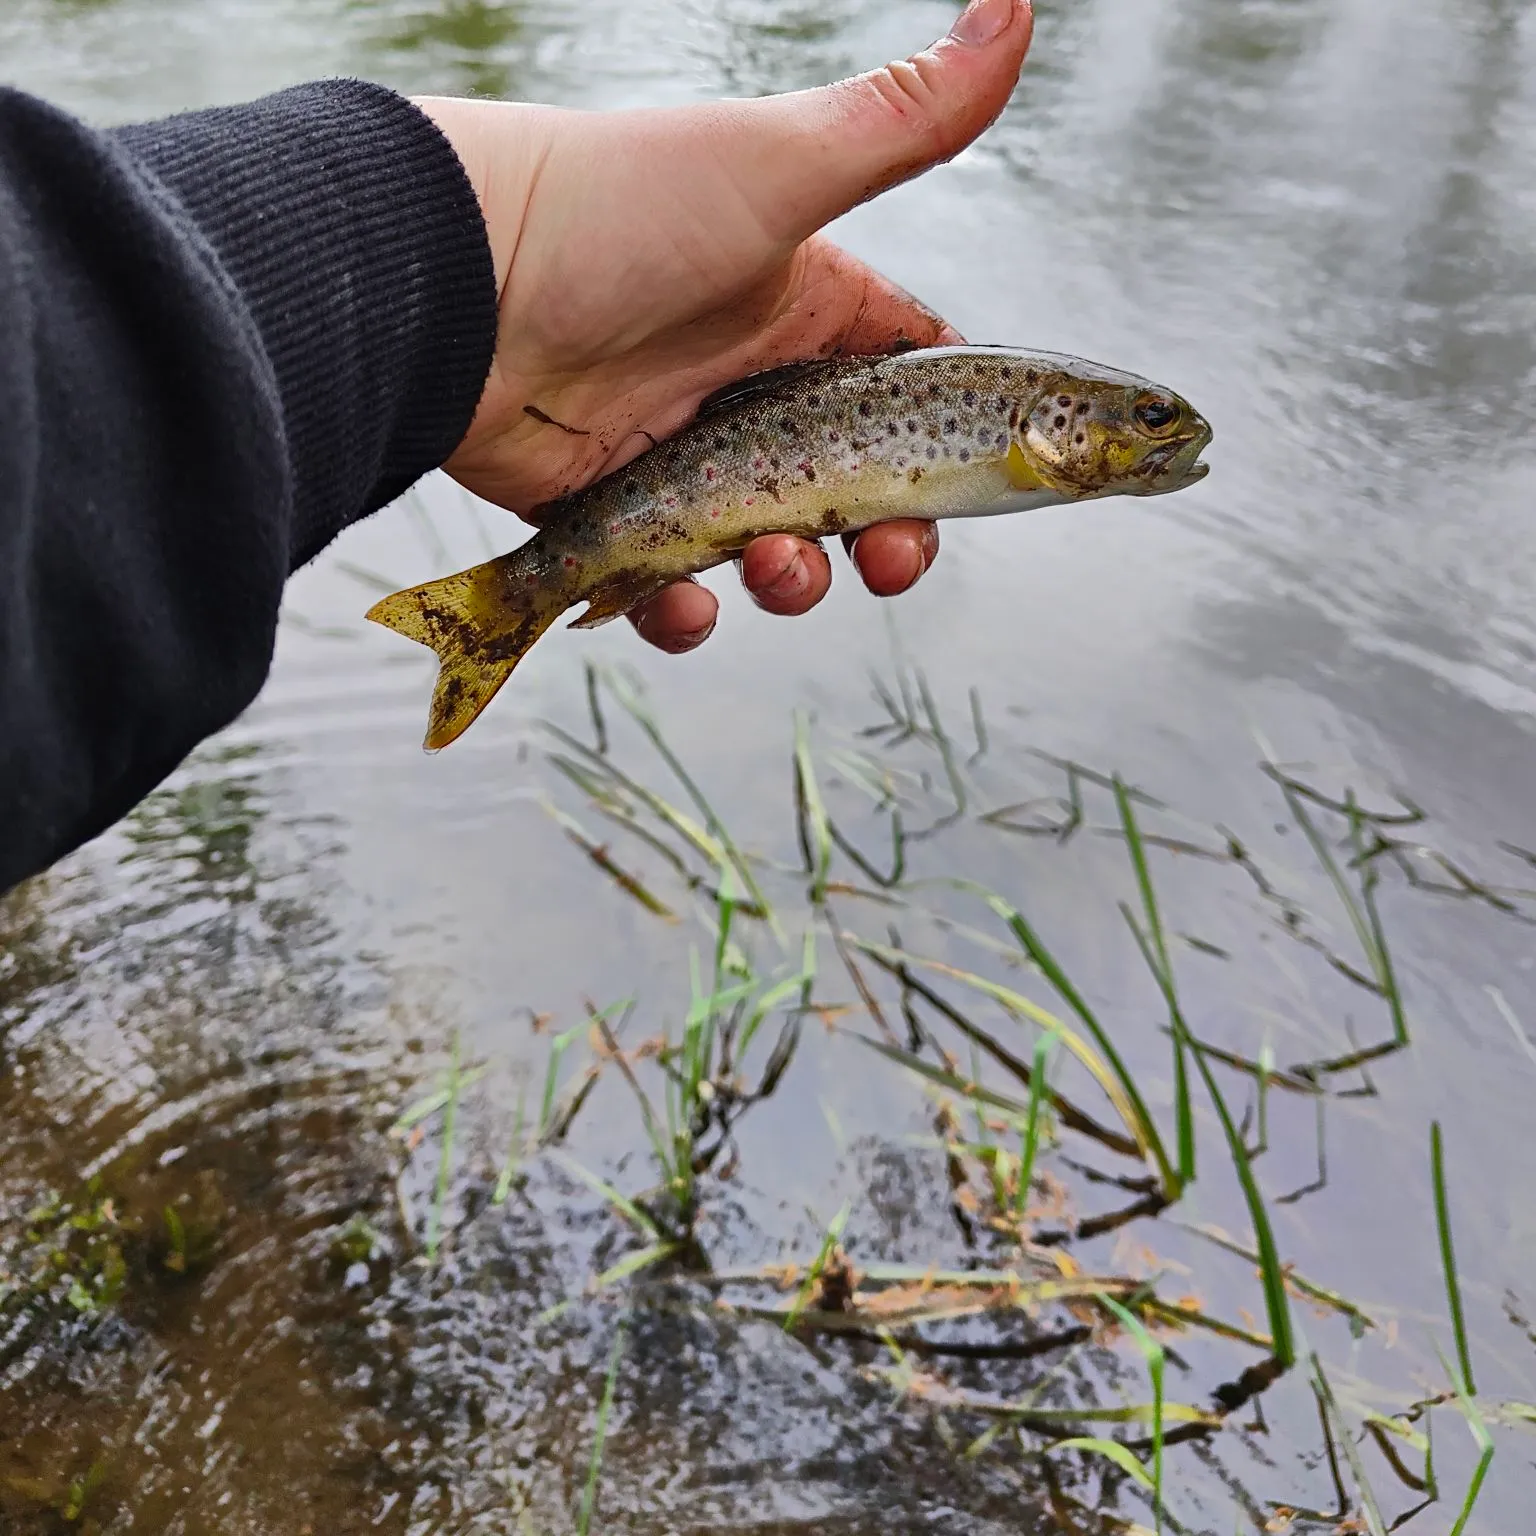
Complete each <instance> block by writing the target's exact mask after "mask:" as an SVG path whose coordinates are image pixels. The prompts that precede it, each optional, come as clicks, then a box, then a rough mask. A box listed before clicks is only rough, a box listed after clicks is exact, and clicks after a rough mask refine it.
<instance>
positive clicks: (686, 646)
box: [666, 619, 715, 654]
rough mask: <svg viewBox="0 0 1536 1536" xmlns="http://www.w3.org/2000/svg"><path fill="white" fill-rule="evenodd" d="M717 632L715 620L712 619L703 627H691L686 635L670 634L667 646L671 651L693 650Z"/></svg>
mask: <svg viewBox="0 0 1536 1536" xmlns="http://www.w3.org/2000/svg"><path fill="white" fill-rule="evenodd" d="M714 632H715V621H714V620H713V619H711V620H710V621H709V623H708V624H706V625H705V626H704V627H703V629H690V630H689V631H688V633H687V634H684V635H669V636H668V637H667V641H666V647H667V649H668V650H669V651H673V652H676V653H679V654H681V653H682V652H683V651H691V650H694V649H695V648H696V647H698V646H701V645H703V644H704V642H705V641H706V640H708V639H709V637H710V636H711V635H712V634H714Z"/></svg>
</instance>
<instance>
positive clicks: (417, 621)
mask: <svg viewBox="0 0 1536 1536" xmlns="http://www.w3.org/2000/svg"><path fill="white" fill-rule="evenodd" d="M537 543H538V540H537V539H536V538H535V539H530V540H529V542H528V543H527V544H525V545H524V546H523V547H522V548H521V549H516V550H513V551H512V553H511V554H509V555H502V556H501V557H500V558H499V559H496V560H488V561H487V562H486V563H485V564H484V565H477V566H474V567H473V568H472V569H470V570H467V571H460V572H459V573H458V574H457V575H454V576H444V577H442V578H441V579H440V580H438V581H429V582H426V583H425V584H424V585H422V586H419V587H411V588H409V589H407V590H406V591H404V592H396V593H395V594H394V595H393V596H392V597H386V598H384V599H382V600H381V601H380V602H377V603H375V604H374V605H373V607H372V608H370V609H369V610H368V614H367V616H368V618H370V619H372V620H373V622H374V623H375V624H382V625H384V626H385V628H387V629H392V630H394V631H396V633H398V634H402V635H405V636H406V637H407V638H408V639H411V640H415V641H418V642H419V643H420V644H422V645H426V646H430V647H431V648H432V649H433V650H434V651H436V652H437V657H438V672H437V687H436V688H435V689H434V691H433V694H432V707H431V712H430V714H429V716H428V720H427V735H426V740H425V741H424V742H423V743H422V744H423V746H425V747H426V749H427V750H428V751H429V752H436V751H438V750H439V749H440V748H442V747H446V746H448V745H449V744H450V743H451V742H454V741H457V740H458V738H459V737H460V736H462V735H463V734H464V732H465V731H467V730H468V729H469V727H470V726H471V725H472V724H473V723H474V721H475V719H476V718H477V717H478V715H479V714H480V712H481V710H483V709H484V708H485V706H486V705H487V704H489V703H490V702H491V700H492V699H493V698H495V697H496V693H497V691H498V690H499V689H500V687H501V685H502V684H503V683H504V682H506V680H507V679H508V678H509V677H510V676H511V675H512V669H513V668H514V667H515V666H516V665H517V664H518V662H520V661H521V660H522V659H523V657H524V656H526V655H527V654H528V652H529V651H530V650H531V649H532V648H533V644H534V642H535V641H536V640H537V639H538V638H539V636H540V635H542V634H543V633H544V631H545V630H546V629H548V628H549V626H550V625H551V624H553V623H554V622H555V620H556V619H558V618H559V617H560V615H561V614H562V613H564V612H565V610H566V609H567V608H568V607H570V605H571V599H570V597H569V596H568V595H567V594H566V593H564V592H562V591H560V590H559V589H558V587H557V585H556V584H555V583H553V582H549V581H546V580H545V579H543V578H544V574H545V573H544V570H543V564H544V562H543V561H542V560H541V559H539V558H538V555H537V554H536V553H534V552H533V551H532V546H533V545H535V544H537Z"/></svg>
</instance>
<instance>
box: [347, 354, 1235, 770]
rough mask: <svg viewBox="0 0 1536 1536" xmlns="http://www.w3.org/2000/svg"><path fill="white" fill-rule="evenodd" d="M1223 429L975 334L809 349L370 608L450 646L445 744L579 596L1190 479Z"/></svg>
mask: <svg viewBox="0 0 1536 1536" xmlns="http://www.w3.org/2000/svg"><path fill="white" fill-rule="evenodd" d="M1210 440H1211V429H1210V427H1209V426H1208V425H1207V423H1206V422H1205V420H1204V419H1203V418H1202V417H1201V416H1200V415H1199V413H1198V412H1196V411H1195V410H1194V409H1193V408H1192V407H1191V406H1190V405H1189V404H1188V403H1187V402H1186V401H1184V400H1182V399H1180V398H1179V396H1178V395H1175V394H1174V393H1172V392H1171V391H1170V390H1167V389H1163V388H1161V387H1159V386H1158V385H1155V384H1152V383H1149V382H1148V381H1147V380H1146V379H1141V378H1137V377H1136V376H1135V375H1133V374H1129V373H1121V372H1118V371H1117V370H1115V369H1112V368H1105V367H1101V366H1100V365H1099V364H1097V363H1089V362H1084V361H1083V360H1081V359H1080V358H1075V357H1063V356H1057V355H1055V354H1052V353H1030V352H1021V351H1013V350H1010V349H1007V348H1001V347H969V346H966V347H935V348H930V349H927V350H923V351H911V352H902V353H897V354H896V355H894V356H891V357H880V358H868V357H862V358H838V359H833V360H830V361H826V362H816V363H799V364H792V365H790V366H789V367H787V368H779V369H774V370H771V371H770V372H767V373H760V374H754V375H753V376H752V377H750V378H747V379H744V380H742V381H741V382H740V383H737V384H731V385H727V386H726V387H725V388H724V389H722V390H718V391H716V393H715V394H713V395H711V396H710V397H709V398H708V399H707V400H705V401H704V403H703V404H702V405H701V406H700V408H699V412H698V415H697V417H696V418H695V419H694V421H693V422H691V423H690V424H689V425H688V426H687V427H685V428H684V429H683V430H682V431H681V432H679V433H678V434H677V435H676V436H675V437H672V438H669V439H668V440H667V441H666V442H663V443H659V444H657V446H655V447H654V448H652V449H650V450H649V451H648V452H646V453H644V454H642V455H641V456H640V457H639V458H637V459H634V460H633V461H632V462H630V463H628V464H626V465H624V467H623V468H621V469H618V470H615V471H614V472H613V473H612V474H609V475H606V476H605V477H604V478H603V479H602V480H599V481H597V482H596V483H595V484H593V485H591V486H588V487H587V488H586V489H585V490H582V491H578V492H576V493H574V494H572V495H570V496H566V497H563V498H561V499H560V500H559V501H555V502H550V503H548V504H546V506H545V507H544V509H543V512H542V524H541V527H540V528H539V531H538V532H537V533H536V534H535V535H534V536H533V537H532V538H531V539H529V540H528V541H527V542H526V543H525V544H523V545H521V546H520V547H519V548H517V549H514V550H512V551H511V552H510V553H509V554H505V555H502V556H500V558H498V559H495V560H490V561H487V562H486V563H485V564H484V565H477V566H475V567H473V569H471V570H467V571H461V572H459V574H458V575H456V576H445V577H443V578H442V579H441V580H440V581H429V582H427V583H426V584H425V585H424V586H420V587H412V588H410V589H409V590H408V591H405V592H397V593H395V595H394V596H393V597H386V598H385V599H384V600H383V601H382V602H379V603H376V604H375V605H374V606H373V607H372V608H371V609H370V610H369V612H368V617H369V618H370V619H372V620H374V621H375V622H376V623H379V624H383V625H386V626H388V627H389V628H390V629H394V630H398V631H399V632H400V633H401V634H402V635H407V636H409V637H410V638H411V639H412V640H417V641H420V642H421V644H423V645H429V646H431V647H432V649H433V650H435V651H436V652H437V654H438V657H439V661H440V667H439V671H438V677H437V688H436V691H435V692H434V694H433V697H432V708H431V715H430V719H429V725H428V730H427V737H426V743H425V745H426V746H427V748H428V750H436V749H437V748H439V747H446V746H447V745H448V744H449V743H450V742H452V741H454V740H456V739H457V738H458V737H459V736H460V735H462V734H463V732H464V731H465V730H466V729H467V728H468V727H469V725H470V724H471V723H472V722H473V721H474V719H475V718H476V716H477V715H479V713H480V712H481V710H483V709H484V708H485V706H486V705H487V704H489V703H490V701H491V699H492V698H493V697H494V696H495V694H496V691H497V689H499V688H500V687H501V685H502V684H503V683H504V682H506V680H507V678H508V677H509V676H510V675H511V672H512V669H513V668H514V667H515V666H516V665H517V664H518V662H519V661H521V660H522V658H523V657H524V656H525V655H526V654H527V652H528V650H529V649H530V648H531V647H532V645H533V643H534V642H535V641H536V640H537V639H538V638H539V636H540V635H542V634H543V633H544V631H545V630H546V629H548V628H549V626H550V625H551V624H553V623H554V622H555V620H556V619H557V618H559V617H560V615H561V614H563V613H564V612H565V611H566V610H567V609H568V608H570V607H572V606H573V605H575V604H577V603H580V602H585V603H586V604H587V608H586V610H585V612H584V613H583V614H582V615H581V617H580V618H578V619H576V620H574V621H573V622H572V624H571V628H573V629H591V628H594V627H595V626H596V625H598V624H606V623H607V622H608V621H609V620H610V619H615V618H618V617H619V616H620V615H621V614H624V613H627V612H628V611H629V610H630V609H631V608H633V607H635V605H636V604H638V603H642V602H644V601H645V600H646V599H647V598H649V597H652V596H654V595H655V594H656V593H657V592H659V591H661V589H662V588H663V587H665V586H667V585H668V584H669V583H671V582H674V581H677V580H678V579H679V578H680V577H684V576H691V575H693V574H695V573H696V572H699V571H706V570H708V569H709V568H710V567H711V566H716V565H719V564H721V563H722V562H724V561H726V560H729V559H731V558H733V557H734V556H735V555H737V554H739V553H740V552H741V550H742V549H744V548H745V547H746V545H747V544H748V543H749V542H750V541H751V540H752V539H755V538H757V537H758V536H759V535H760V534H765V533H793V534H799V535H800V536H801V537H803V538H810V539H818V538H824V537H826V536H828V535H831V534H840V533H851V532H854V531H856V530H858V529H861V528H867V527H869V526H870V525H871V524H873V523H879V522H886V521H889V520H890V519H892V518H905V517H915V518H946V517H990V516H995V515H997V514H999V513H1004V512H1022V511H1026V510H1030V509H1033V508H1036V507H1048V506H1053V505H1059V504H1061V503H1064V502H1073V501H1088V500H1090V499H1092V498H1095V497H1101V496H1157V495H1161V494H1162V493H1164V492H1166V491H1178V490H1182V489H1183V488H1184V487H1185V486H1187V485H1193V484H1194V482H1195V481H1197V480H1199V479H1201V478H1203V477H1204V475H1205V473H1206V470H1207V468H1208V466H1207V465H1206V464H1204V463H1202V462H1200V454H1201V453H1202V452H1203V451H1204V449H1205V446H1206V444H1207V443H1209V442H1210Z"/></svg>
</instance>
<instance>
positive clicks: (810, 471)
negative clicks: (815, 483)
mask: <svg viewBox="0 0 1536 1536" xmlns="http://www.w3.org/2000/svg"><path fill="white" fill-rule="evenodd" d="M796 468H798V469H799V471H800V473H801V474H802V475H804V476H805V478H806V479H807V480H810V479H812V478H814V476H815V474H816V466H815V465H814V464H813V463H811V461H810V460H809V459H801V460H800V463H799V464H798V465H797V466H796Z"/></svg>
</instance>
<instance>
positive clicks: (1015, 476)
mask: <svg viewBox="0 0 1536 1536" xmlns="http://www.w3.org/2000/svg"><path fill="white" fill-rule="evenodd" d="M1003 469H1004V472H1005V473H1006V474H1007V476H1008V483H1009V485H1011V486H1012V487H1013V488H1014V490H1016V491H1040V490H1044V489H1045V488H1046V482H1045V481H1044V480H1042V479H1041V478H1040V476H1039V474H1038V473H1037V472H1036V470H1035V467H1034V465H1033V464H1031V463H1030V462H1029V458H1028V456H1027V455H1026V454H1025V452H1024V450H1023V449H1022V448H1021V447H1020V446H1019V445H1018V444H1017V443H1010V444H1009V445H1008V457H1007V458H1006V459H1004V461H1003Z"/></svg>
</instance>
